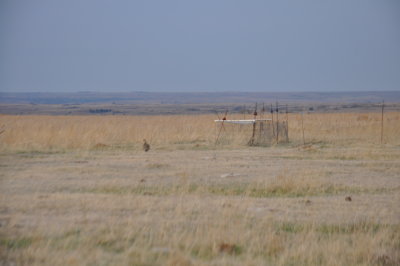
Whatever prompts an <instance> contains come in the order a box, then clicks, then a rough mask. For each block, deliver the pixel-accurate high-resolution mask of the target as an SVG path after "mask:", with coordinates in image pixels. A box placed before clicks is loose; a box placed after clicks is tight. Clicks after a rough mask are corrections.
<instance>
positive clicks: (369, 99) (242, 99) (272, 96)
mask: <svg viewBox="0 0 400 266" xmlns="http://www.w3.org/2000/svg"><path fill="white" fill-rule="evenodd" d="M382 100H386V101H388V102H400V91H381V92H120V93H112V92H75V93H54V92H51V93H41V92H40V93H39V92H37V93H36V92H30V93H14V92H1V93H0V103H10V104H13V103H25V104H83V103H128V102H129V103H143V104H150V103H153V104H195V103H240V104H242V103H254V102H266V103H271V102H275V101H279V102H285V103H318V102H319V103H376V102H381V101H382Z"/></svg>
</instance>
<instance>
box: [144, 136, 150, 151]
mask: <svg viewBox="0 0 400 266" xmlns="http://www.w3.org/2000/svg"><path fill="white" fill-rule="evenodd" d="M143 150H144V151H145V152H148V151H149V150H150V144H149V143H147V142H146V140H145V139H143Z"/></svg>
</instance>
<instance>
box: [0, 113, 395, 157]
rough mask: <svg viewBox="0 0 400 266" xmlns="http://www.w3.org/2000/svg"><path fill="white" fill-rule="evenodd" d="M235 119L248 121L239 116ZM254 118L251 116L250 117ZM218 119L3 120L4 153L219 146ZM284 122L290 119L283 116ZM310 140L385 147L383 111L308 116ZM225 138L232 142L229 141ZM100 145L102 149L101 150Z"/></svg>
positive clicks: (244, 137) (387, 127) (390, 116)
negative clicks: (142, 145)
mask: <svg viewBox="0 0 400 266" xmlns="http://www.w3.org/2000/svg"><path fill="white" fill-rule="evenodd" d="M229 118H232V119H234V118H243V116H239V115H233V116H232V117H229ZM248 118H250V117H248ZM214 119H216V116H215V115H196V116H184V115H176V116H8V115H1V116H0V124H1V125H4V128H5V132H4V133H3V134H2V135H1V136H0V140H1V142H0V145H1V146H0V149H2V150H45V151H47V150H52V149H53V150H54V149H56V150H57V149H58V150H59V149H91V148H96V145H104V146H103V147H101V148H105V147H107V146H120V147H131V148H138V147H139V145H140V144H141V143H142V140H143V138H146V139H147V140H148V141H149V142H150V144H152V145H156V147H158V148H165V147H168V146H171V145H175V146H177V145H189V146H190V145H191V146H192V147H193V146H195V147H197V148H207V147H212V146H213V145H214V143H215V137H216V126H215V125H214V122H213V120H214ZM281 119H286V116H285V115H281ZM226 127H228V130H227V131H228V133H227V132H225V131H222V140H221V141H220V143H222V144H227V145H229V146H232V145H243V144H245V143H246V142H247V141H248V140H249V138H250V134H249V131H248V129H247V131H243V132H242V134H240V132H239V133H237V132H236V134H235V135H233V136H232V134H231V135H230V134H229V126H228V125H227V126H226ZM304 128H305V139H306V142H308V143H310V142H319V141H324V142H330V143H335V144H346V145H347V144H349V143H353V144H354V143H380V131H381V121H380V114H379V113H370V114H354V113H351V114H306V115H304ZM398 132H400V113H386V114H385V121H384V142H385V143H390V144H396V145H397V144H400V138H399V134H398ZM289 135H290V140H291V141H292V143H301V142H302V130H301V116H300V115H299V114H292V115H290V116H289ZM224 138H226V140H225V141H224ZM97 147H99V146H97Z"/></svg>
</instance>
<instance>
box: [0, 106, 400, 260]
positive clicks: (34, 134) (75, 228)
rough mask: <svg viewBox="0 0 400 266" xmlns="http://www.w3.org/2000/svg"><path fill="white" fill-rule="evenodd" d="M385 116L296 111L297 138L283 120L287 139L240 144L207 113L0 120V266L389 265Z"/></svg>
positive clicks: (399, 183) (395, 134) (390, 149)
mask: <svg viewBox="0 0 400 266" xmlns="http://www.w3.org/2000/svg"><path fill="white" fill-rule="evenodd" d="M236 117H237V118H243V115H236ZM229 118H235V115H233V116H231V117H229ZM248 118H250V117H248ZM380 118H381V114H379V113H363V114H355V113H353V114H304V123H303V124H304V133H305V140H306V145H303V139H302V123H301V116H300V115H299V114H290V115H289V137H290V142H289V143H282V144H278V145H276V144H272V145H270V146H267V147H248V146H246V145H245V144H246V141H247V140H248V139H247V138H248V137H250V136H248V135H247V134H248V132H247V131H246V130H244V131H243V132H242V133H243V134H242V135H241V134H240V132H239V133H238V132H236V133H235V134H233V135H232V134H231V135H229V134H230V133H229V129H230V128H229V126H226V132H225V131H223V132H222V135H221V137H222V140H221V142H220V143H219V144H218V145H217V146H215V136H216V127H215V124H214V121H213V120H214V119H217V117H215V115H196V116H181V115H179V116H8V115H2V116H0V125H4V129H5V131H4V132H3V133H2V134H1V135H0V145H1V146H0V151H1V152H0V168H1V171H0V265H398V264H399V263H400V204H398V202H400V163H399V162H400V149H399V147H400V136H399V132H400V114H399V113H394V112H393V113H385V120H384V131H383V133H384V135H383V136H384V138H383V144H380V134H381V120H380ZM280 119H286V117H285V115H284V114H283V115H282V117H281V118H280ZM217 130H218V128H217ZM143 138H146V139H147V140H148V142H149V143H150V145H151V150H150V151H149V152H144V151H142V143H143Z"/></svg>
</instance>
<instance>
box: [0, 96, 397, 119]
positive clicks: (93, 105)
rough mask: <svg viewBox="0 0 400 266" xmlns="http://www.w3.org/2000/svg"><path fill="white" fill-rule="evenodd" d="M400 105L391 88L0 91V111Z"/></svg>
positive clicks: (198, 110)
mask: <svg viewBox="0 0 400 266" xmlns="http://www.w3.org/2000/svg"><path fill="white" fill-rule="evenodd" d="M383 100H385V105H384V108H385V110H386V111H400V91H399V92H395V91H391V92H335V93H332V92H331V93H327V92H325V93H323V92H304V93H294V92H290V93H272V92H249V93H246V92H225V93H221V92H216V93H211V92H203V93H156V92H129V93H128V92H126V93H95V92H79V93H11V92H8V93H0V114H13V115H29V114H37V115H88V114H89V115H171V114H188V115H190V114H207V113H208V114H215V113H216V112H219V113H224V112H226V111H228V112H229V113H240V114H243V115H244V116H245V115H251V114H253V113H254V109H255V103H258V111H259V112H261V111H262V112H263V113H265V114H268V113H269V112H270V111H271V110H270V109H271V108H272V109H273V110H275V111H276V108H278V107H279V108H278V109H279V112H283V113H286V112H288V113H298V112H333V113H335V112H377V111H379V110H381V109H382V103H383Z"/></svg>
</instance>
